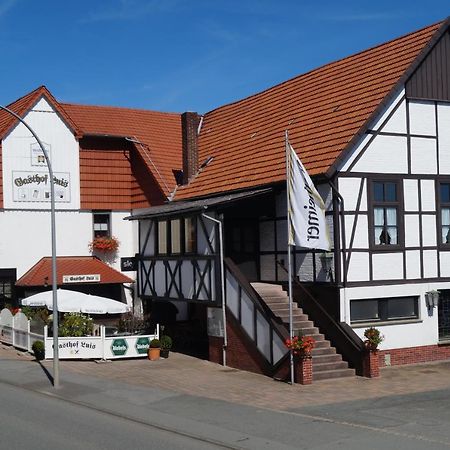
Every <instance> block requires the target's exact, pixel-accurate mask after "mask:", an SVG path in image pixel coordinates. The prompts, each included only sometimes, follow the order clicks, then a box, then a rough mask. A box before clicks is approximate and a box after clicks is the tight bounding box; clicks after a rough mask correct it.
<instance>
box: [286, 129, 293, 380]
mask: <svg viewBox="0 0 450 450" xmlns="http://www.w3.org/2000/svg"><path fill="white" fill-rule="evenodd" d="M285 146H286V200H287V233H288V235H287V238H288V239H287V244H288V286H289V288H288V295H289V339H290V340H291V341H292V339H293V337H294V324H293V318H292V263H291V260H292V255H291V240H292V238H291V236H292V230H291V201H290V195H289V192H290V172H291V171H290V160H291V158H290V148H289V136H288V131H287V130H286V134H285ZM289 353H290V355H289V366H290V374H291V384H294V351H293V350H292V349H290V351H289Z"/></svg>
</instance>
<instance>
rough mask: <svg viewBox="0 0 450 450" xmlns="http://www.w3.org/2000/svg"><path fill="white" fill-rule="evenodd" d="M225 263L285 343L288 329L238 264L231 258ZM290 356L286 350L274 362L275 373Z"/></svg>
mask: <svg viewBox="0 0 450 450" xmlns="http://www.w3.org/2000/svg"><path fill="white" fill-rule="evenodd" d="M224 262H225V267H226V270H227V271H229V272H230V273H231V274H232V275H233V276H234V278H235V279H236V281H237V282H238V283H239V285H240V287H241V289H242V290H243V291H244V292H245V293H246V294H247V296H248V298H249V299H250V300H251V301H252V303H253V305H254V307H255V309H256V310H258V311H259V312H260V313H261V315H262V316H264V317H265V318H266V320H267V321H268V323H269V326H270V327H271V329H272V330H273V332H274V333H276V334H277V335H278V337H279V339H280V340H281V341H282V342H284V341H285V340H286V339H287V338H288V337H289V333H288V331H287V329H286V328H285V327H284V326H283V325H281V323H280V322H279V319H278V318H277V317H276V316H275V314H274V313H273V311H272V310H271V309H270V308H269V307H268V306H267V305H266V304H265V302H264V301H263V300H262V298H261V297H260V296H259V294H258V293H257V292H256V291H255V289H254V288H253V287H252V285H251V284H250V283H249V281H248V280H247V279H246V278H245V276H244V275H243V274H242V272H241V271H240V270H239V268H238V267H237V266H236V264H235V263H234V262H233V261H232V260H231V259H230V258H224ZM227 309H228V311H229V312H231V313H232V311H231V310H230V308H229V307H228V306H227ZM248 337H249V339H252V340H253V341H254V339H253V338H252V337H251V336H248ZM272 344H273V342H271V345H272ZM288 356H289V352H288V351H287V350H286V354H285V355H284V356H283V357H281V359H280V360H279V361H278V362H276V363H275V364H273V362H272V365H271V369H272V370H273V371H274V370H276V369H277V368H278V367H279V366H280V365H281V364H282V363H283V362H284V361H285V360H286V358H287V357H288Z"/></svg>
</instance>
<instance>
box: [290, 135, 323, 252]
mask: <svg viewBox="0 0 450 450" xmlns="http://www.w3.org/2000/svg"><path fill="white" fill-rule="evenodd" d="M286 146H288V147H287V148H286V154H287V158H288V174H287V188H288V196H289V205H288V220H289V221H290V224H289V225H290V227H289V229H290V233H289V234H290V236H289V238H288V244H289V245H297V246H298V247H303V248H311V249H320V250H327V251H329V250H330V249H331V241H330V236H329V233H328V226H327V223H326V220H325V205H324V203H323V200H322V197H321V196H320V194H319V193H318V192H317V190H316V188H315V187H314V184H313V182H312V181H311V178H310V177H309V175H308V173H307V172H306V170H305V168H304V167H303V164H302V163H301V161H300V159H299V157H298V156H297V153H295V150H294V149H293V148H292V146H291V144H289V142H287V141H286Z"/></svg>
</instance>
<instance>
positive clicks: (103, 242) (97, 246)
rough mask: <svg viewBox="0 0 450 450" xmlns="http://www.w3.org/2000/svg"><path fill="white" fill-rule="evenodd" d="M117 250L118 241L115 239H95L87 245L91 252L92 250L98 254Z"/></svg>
mask: <svg viewBox="0 0 450 450" xmlns="http://www.w3.org/2000/svg"><path fill="white" fill-rule="evenodd" d="M118 248H119V241H118V240H117V238H115V237H113V236H112V237H96V238H95V239H94V240H93V241H92V242H90V243H89V249H90V251H91V252H93V251H94V250H97V251H100V252H115V251H117V250H118Z"/></svg>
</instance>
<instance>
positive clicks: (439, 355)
mask: <svg viewBox="0 0 450 450" xmlns="http://www.w3.org/2000/svg"><path fill="white" fill-rule="evenodd" d="M378 353H379V355H378V356H379V359H380V367H384V366H386V355H390V358H391V364H390V365H391V366H399V365H402V364H415V363H423V362H430V361H441V360H444V359H449V358H450V345H425V346H422V347H409V348H397V349H393V350H380V351H379V352H378Z"/></svg>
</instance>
